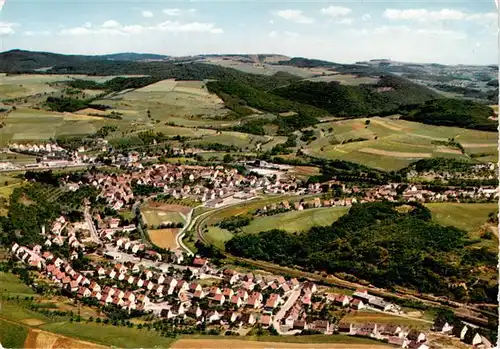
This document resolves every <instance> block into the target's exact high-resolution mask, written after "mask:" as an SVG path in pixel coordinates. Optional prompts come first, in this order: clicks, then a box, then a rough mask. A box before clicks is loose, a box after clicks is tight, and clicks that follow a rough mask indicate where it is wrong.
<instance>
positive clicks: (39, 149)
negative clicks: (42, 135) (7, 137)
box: [9, 143, 66, 155]
mask: <svg viewBox="0 0 500 349" xmlns="http://www.w3.org/2000/svg"><path fill="white" fill-rule="evenodd" d="M9 150H11V151H13V152H18V153H35V154H51V153H52V154H53V155H56V153H65V152H66V150H65V149H64V148H61V147H60V146H58V145H57V144H55V143H45V144H43V143H42V144H22V143H21V144H18V143H12V144H9Z"/></svg>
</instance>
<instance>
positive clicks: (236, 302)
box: [230, 295, 243, 308]
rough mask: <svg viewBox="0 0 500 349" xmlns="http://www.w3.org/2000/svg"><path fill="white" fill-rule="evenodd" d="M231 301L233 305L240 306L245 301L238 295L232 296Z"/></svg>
mask: <svg viewBox="0 0 500 349" xmlns="http://www.w3.org/2000/svg"><path fill="white" fill-rule="evenodd" d="M230 302H231V304H232V305H235V306H236V307H238V308H239V307H241V305H242V304H243V301H242V300H241V298H240V297H238V296H237V295H234V296H232V297H231V300H230Z"/></svg>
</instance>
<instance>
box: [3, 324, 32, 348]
mask: <svg viewBox="0 0 500 349" xmlns="http://www.w3.org/2000/svg"><path fill="white" fill-rule="evenodd" d="M27 337H28V327H27V326H23V325H18V324H14V323H11V322H7V321H5V320H2V319H0V343H1V344H2V346H3V347H4V348H23V347H24V342H25V341H26V338H27Z"/></svg>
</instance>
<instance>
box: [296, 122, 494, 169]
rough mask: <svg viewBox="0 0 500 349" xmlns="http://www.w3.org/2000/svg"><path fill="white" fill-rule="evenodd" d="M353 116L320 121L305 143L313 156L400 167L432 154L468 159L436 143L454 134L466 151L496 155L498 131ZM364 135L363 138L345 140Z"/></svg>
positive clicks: (455, 150)
mask: <svg viewBox="0 0 500 349" xmlns="http://www.w3.org/2000/svg"><path fill="white" fill-rule="evenodd" d="M366 120H367V119H353V120H344V121H337V122H326V123H321V124H318V125H317V126H316V127H315V129H314V133H315V136H316V137H317V139H316V140H315V141H312V142H311V143H310V144H308V145H305V146H304V147H305V152H306V153H308V154H311V155H314V156H318V157H324V158H330V159H341V160H347V161H354V162H358V163H361V164H363V165H367V166H371V167H375V168H380V169H383V170H397V169H400V168H402V167H405V166H407V165H408V164H410V163H411V162H413V161H416V160H419V159H424V158H429V157H446V158H456V159H464V160H469V158H468V157H466V156H465V155H464V154H462V153H461V152H460V151H459V150H458V149H456V148H452V147H449V146H443V145H438V144H434V143H433V142H435V141H447V140H448V139H449V138H454V139H455V141H457V142H459V143H460V144H462V145H463V147H464V148H465V150H466V152H467V153H470V154H473V153H491V154H492V156H495V155H497V154H498V153H497V150H496V147H497V138H498V134H497V133H495V132H485V131H476V130H468V129H463V128H457V127H441V126H433V125H424V124H420V123H415V122H410V121H404V120H395V119H389V118H378V117H375V118H370V119H369V120H370V122H369V124H368V125H366V124H365V121H366ZM359 138H364V139H365V140H363V141H355V142H346V141H347V140H354V139H359Z"/></svg>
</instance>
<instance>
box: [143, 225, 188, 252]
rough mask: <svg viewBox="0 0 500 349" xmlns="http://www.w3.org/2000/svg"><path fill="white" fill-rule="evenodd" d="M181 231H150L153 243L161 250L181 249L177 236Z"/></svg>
mask: <svg viewBox="0 0 500 349" xmlns="http://www.w3.org/2000/svg"><path fill="white" fill-rule="evenodd" d="M179 230H180V229H154V230H148V234H149V238H150V239H151V242H152V243H153V244H155V245H156V246H158V247H161V248H169V249H176V248H179V246H178V245H177V242H176V240H175V236H176V235H177V233H178V232H179Z"/></svg>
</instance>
